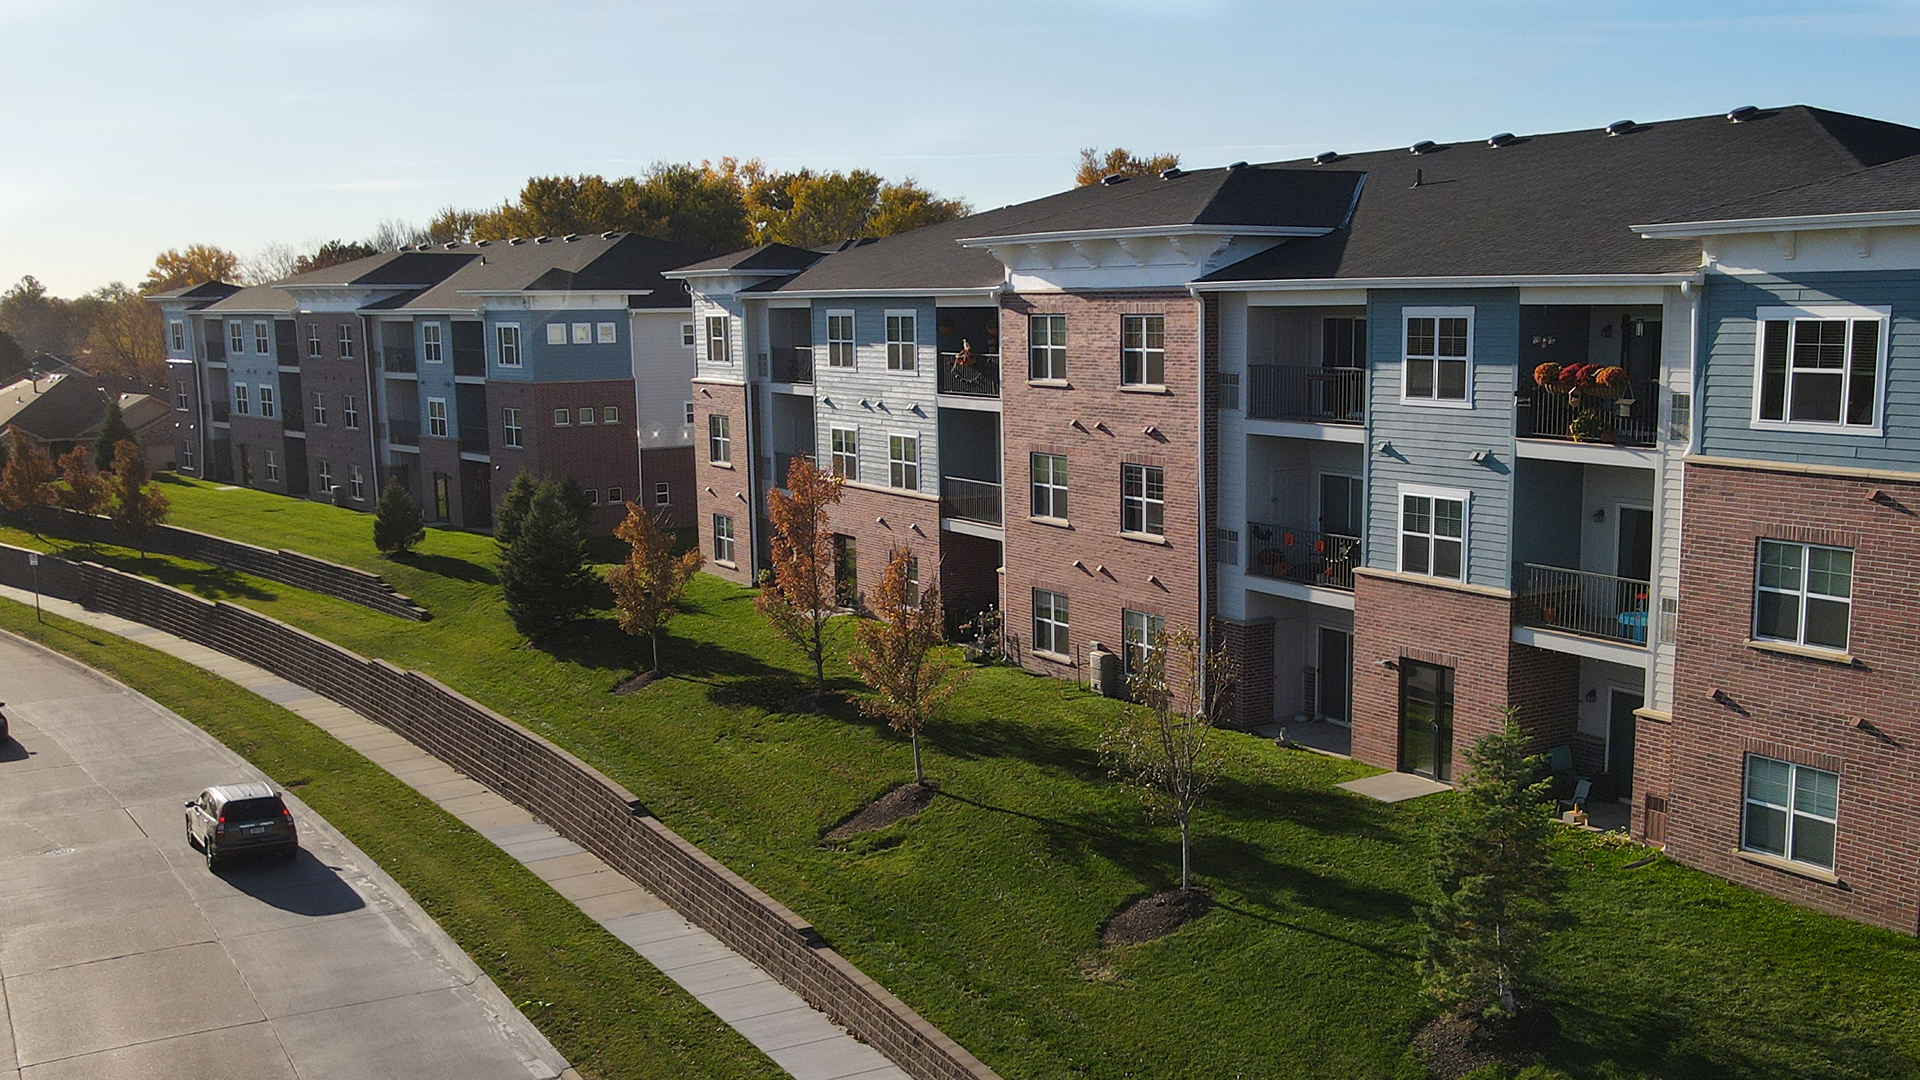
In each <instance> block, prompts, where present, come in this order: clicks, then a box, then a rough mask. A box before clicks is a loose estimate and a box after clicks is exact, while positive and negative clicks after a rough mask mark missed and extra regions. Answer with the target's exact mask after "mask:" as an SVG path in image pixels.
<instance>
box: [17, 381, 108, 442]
mask: <svg viewBox="0 0 1920 1080" xmlns="http://www.w3.org/2000/svg"><path fill="white" fill-rule="evenodd" d="M106 417H107V398H106V394H105V393H104V392H103V391H102V390H101V389H100V387H99V386H97V385H95V384H94V383H93V382H91V381H90V380H89V379H88V378H87V377H86V376H85V375H84V374H81V373H78V372H62V373H60V374H57V375H50V376H42V377H41V378H39V379H32V378H27V379H20V380H18V381H16V382H13V383H11V384H9V385H7V386H5V387H0V427H17V428H19V429H20V430H22V431H24V432H26V433H27V434H28V435H31V436H33V437H34V438H36V439H38V440H40V441H41V442H66V441H72V440H79V439H84V438H86V437H87V436H89V435H91V434H92V433H94V432H95V431H98V430H99V428H100V425H101V424H102V423H104V422H105V421H106Z"/></svg>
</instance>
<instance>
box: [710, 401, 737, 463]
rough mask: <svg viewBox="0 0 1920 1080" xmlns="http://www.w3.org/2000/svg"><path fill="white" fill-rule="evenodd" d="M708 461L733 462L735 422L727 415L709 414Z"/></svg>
mask: <svg viewBox="0 0 1920 1080" xmlns="http://www.w3.org/2000/svg"><path fill="white" fill-rule="evenodd" d="M707 460H708V461H712V462H728V461H732V460H733V422H732V420H731V419H730V418H729V417H728V416H727V415H726V414H725V413H709V414H707Z"/></svg>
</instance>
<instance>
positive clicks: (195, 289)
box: [147, 281, 240, 300]
mask: <svg viewBox="0 0 1920 1080" xmlns="http://www.w3.org/2000/svg"><path fill="white" fill-rule="evenodd" d="M239 291H240V286H238V285H229V284H227V283H226V282H224V281H203V282H201V283H200V284H198V285H182V286H180V287H179V288H177V289H166V290H163V291H161V292H157V293H149V294H147V299H148V300H218V299H220V298H222V297H226V296H232V295H233V294H234V293H236V292H239Z"/></svg>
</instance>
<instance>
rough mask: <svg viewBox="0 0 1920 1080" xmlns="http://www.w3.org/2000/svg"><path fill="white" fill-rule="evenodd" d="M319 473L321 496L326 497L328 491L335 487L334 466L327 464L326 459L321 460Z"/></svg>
mask: <svg viewBox="0 0 1920 1080" xmlns="http://www.w3.org/2000/svg"><path fill="white" fill-rule="evenodd" d="M317 471H318V473H319V477H320V494H322V495H325V494H326V493H327V489H329V488H331V487H333V466H332V465H330V464H328V463H327V459H326V458H321V459H320V466H319V469H318V470H317Z"/></svg>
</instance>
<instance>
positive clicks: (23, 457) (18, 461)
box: [0, 428, 54, 536]
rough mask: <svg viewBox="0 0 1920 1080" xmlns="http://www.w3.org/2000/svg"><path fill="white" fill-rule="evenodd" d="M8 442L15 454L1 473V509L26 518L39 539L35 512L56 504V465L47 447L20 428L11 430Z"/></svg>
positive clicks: (12, 454)
mask: <svg viewBox="0 0 1920 1080" xmlns="http://www.w3.org/2000/svg"><path fill="white" fill-rule="evenodd" d="M7 441H8V442H9V443H10V444H11V446H12V452H11V453H10V454H9V455H8V457H7V465H6V469H5V470H4V471H0V506H5V507H6V508H7V509H8V510H11V511H13V512H14V513H16V514H23V515H25V516H26V518H27V521H28V523H29V524H30V525H31V526H32V527H33V530H34V535H36V536H38V535H39V525H40V523H39V519H38V517H37V516H36V515H35V513H34V511H35V510H38V509H39V508H40V507H42V506H52V505H53V503H54V491H53V462H51V461H48V460H47V451H46V449H45V448H44V447H42V446H41V445H40V444H39V443H36V442H34V441H32V440H31V439H28V438H27V437H26V436H25V435H24V434H22V433H21V432H20V430H19V429H18V428H14V429H11V434H10V436H9V438H8V440H7Z"/></svg>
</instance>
